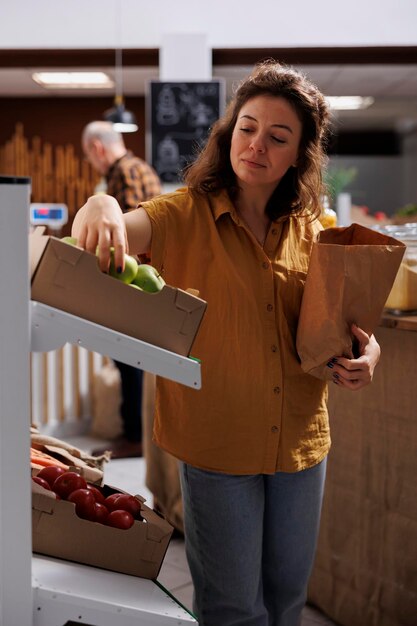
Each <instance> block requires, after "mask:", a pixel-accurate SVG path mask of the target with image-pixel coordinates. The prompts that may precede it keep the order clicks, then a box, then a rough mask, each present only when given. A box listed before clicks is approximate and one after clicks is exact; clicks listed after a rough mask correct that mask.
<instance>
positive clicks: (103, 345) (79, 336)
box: [31, 300, 201, 389]
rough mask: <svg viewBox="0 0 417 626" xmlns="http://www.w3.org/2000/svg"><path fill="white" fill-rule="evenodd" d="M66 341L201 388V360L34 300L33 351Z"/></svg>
mask: <svg viewBox="0 0 417 626" xmlns="http://www.w3.org/2000/svg"><path fill="white" fill-rule="evenodd" d="M65 343H72V344H76V345H79V346H83V347H84V348H86V349H87V350H91V351H93V352H99V353H100V354H103V355H105V356H109V357H111V358H113V359H116V360H117V361H121V362H123V363H127V364H128V365H133V366H134V367H138V368H139V369H142V370H145V371H147V372H152V373H153V374H157V375H158V376H162V377H164V378H169V379H170V380H173V381H175V382H178V383H182V384H183V385H186V386H188V387H193V388H194V389H200V388H201V366H200V363H199V362H198V361H195V360H194V359H190V358H188V357H184V356H181V355H179V354H175V353H174V352H170V351H169V350H164V349H163V348H159V347H157V346H154V345H152V344H150V343H146V342H145V341H140V340H139V339H133V338H132V337H129V336H128V335H124V334H123V333H119V332H117V331H114V330H112V329H110V328H106V327H105V326H100V325H99V324H95V323H94V322H90V321H88V320H85V319H82V318H80V317H77V316H75V315H71V314H70V313H66V312H65V311H61V310H60V309H55V308H54V307H51V306H48V305H46V304H42V303H40V302H34V301H33V300H32V301H31V350H32V352H49V351H50V350H56V349H57V348H60V347H62V346H63V345H64V344H65Z"/></svg>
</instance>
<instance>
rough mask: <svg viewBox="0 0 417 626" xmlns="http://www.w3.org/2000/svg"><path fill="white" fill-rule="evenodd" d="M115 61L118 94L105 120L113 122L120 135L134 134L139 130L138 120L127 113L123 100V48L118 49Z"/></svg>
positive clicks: (106, 112)
mask: <svg viewBox="0 0 417 626" xmlns="http://www.w3.org/2000/svg"><path fill="white" fill-rule="evenodd" d="M115 60H116V63H115V79H116V80H115V82H116V94H115V97H114V106H113V107H112V108H111V109H107V111H104V113H103V118H104V119H105V120H106V121H107V122H111V123H112V124H113V128H114V130H116V131H117V132H119V133H134V132H135V131H137V130H138V125H137V123H136V118H135V116H134V114H133V113H132V112H131V111H127V110H126V109H125V105H124V100H123V68H122V50H121V48H116V51H115Z"/></svg>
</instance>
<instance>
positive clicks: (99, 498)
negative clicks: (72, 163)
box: [87, 483, 106, 504]
mask: <svg viewBox="0 0 417 626" xmlns="http://www.w3.org/2000/svg"><path fill="white" fill-rule="evenodd" d="M87 489H88V490H89V491H91V493H92V494H93V496H94V500H95V501H96V502H99V503H100V504H104V502H105V500H106V498H105V497H104V496H103V494H102V493H101V491H100V489H97V487H95V486H94V485H90V483H87Z"/></svg>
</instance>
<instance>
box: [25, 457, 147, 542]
mask: <svg viewBox="0 0 417 626" xmlns="http://www.w3.org/2000/svg"><path fill="white" fill-rule="evenodd" d="M32 480H33V481H34V482H35V483H37V484H38V485H40V486H41V487H43V488H44V489H46V490H47V491H52V492H53V493H54V494H55V497H56V498H57V499H62V500H67V501H68V502H72V503H73V504H74V507H75V513H76V515H77V516H78V517H80V518H82V519H85V520H89V521H91V522H97V523H99V524H105V525H106V526H112V527H114V528H119V529H121V530H127V529H128V528H131V527H132V526H133V524H134V523H135V521H138V522H140V521H143V518H142V516H141V508H142V503H141V501H140V500H139V498H137V497H135V496H132V495H130V494H128V493H122V492H116V493H112V494H111V495H108V496H106V495H105V493H104V492H103V489H102V488H101V487H99V486H97V485H92V484H91V483H88V482H87V481H86V480H85V478H83V476H81V474H79V473H78V472H75V471H71V470H68V471H67V470H65V469H63V468H62V467H61V466H60V465H48V466H47V467H43V468H42V469H41V470H40V471H39V472H38V473H37V474H36V476H32Z"/></svg>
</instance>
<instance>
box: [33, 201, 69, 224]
mask: <svg viewBox="0 0 417 626" xmlns="http://www.w3.org/2000/svg"><path fill="white" fill-rule="evenodd" d="M67 222H68V207H67V205H66V204H51V203H46V202H34V203H32V204H31V205H30V224H31V226H48V227H49V228H51V229H52V230H60V229H61V228H62V227H63V226H64V225H65V224H66V223H67Z"/></svg>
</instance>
